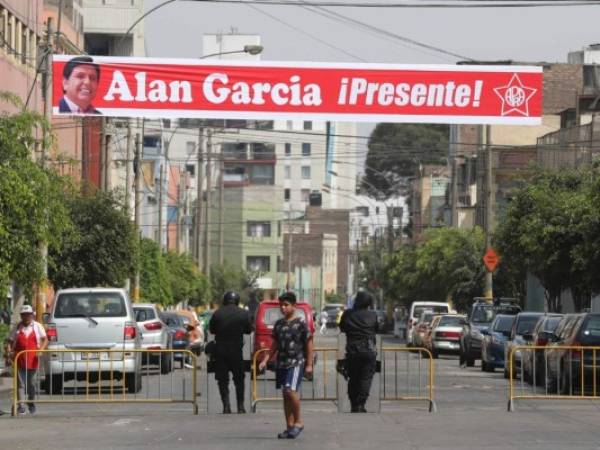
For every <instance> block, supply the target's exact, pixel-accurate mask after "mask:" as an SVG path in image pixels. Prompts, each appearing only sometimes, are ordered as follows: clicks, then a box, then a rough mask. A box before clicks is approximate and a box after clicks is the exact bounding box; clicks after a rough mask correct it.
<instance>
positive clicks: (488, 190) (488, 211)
mask: <svg viewBox="0 0 600 450" xmlns="http://www.w3.org/2000/svg"><path fill="white" fill-rule="evenodd" d="M490 138H491V128H490V126H489V125H485V145H486V147H485V154H486V158H485V247H486V250H487V249H490V248H491V247H492V220H493V210H492V199H493V192H492V189H493V187H492V186H493V182H492V146H491V143H490V141H491V139H490ZM484 296H485V298H486V299H487V300H488V301H491V300H492V299H493V298H494V291H493V278H492V272H490V271H488V270H486V272H485V293H484Z"/></svg>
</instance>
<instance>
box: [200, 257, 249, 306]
mask: <svg viewBox="0 0 600 450" xmlns="http://www.w3.org/2000/svg"><path fill="white" fill-rule="evenodd" d="M259 276H260V272H252V271H246V270H244V269H242V268H241V267H234V266H232V265H231V264H228V263H225V264H223V265H214V266H212V268H211V271H210V287H211V295H212V299H211V301H212V302H220V301H221V299H222V298H223V294H224V293H225V292H227V291H236V292H237V293H238V294H240V297H241V299H242V302H244V303H245V302H247V301H248V298H249V297H250V294H251V293H252V292H253V291H255V290H256V280H257V279H258V277H259Z"/></svg>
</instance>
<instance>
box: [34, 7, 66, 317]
mask: <svg viewBox="0 0 600 450" xmlns="http://www.w3.org/2000/svg"><path fill="white" fill-rule="evenodd" d="M60 6H61V7H60V8H59V13H60V12H61V11H62V4H61V5H60ZM46 27H47V28H46V64H45V70H46V79H45V83H44V86H43V88H44V101H45V103H44V120H45V121H46V124H45V125H44V129H43V130H44V134H43V142H42V153H41V160H40V165H41V167H42V169H44V170H45V169H47V163H46V159H47V158H48V149H49V147H50V132H51V130H50V124H51V119H52V100H51V99H52V53H53V51H54V41H53V38H52V19H51V18H48V21H47V24H46ZM45 215H46V220H48V215H49V211H48V210H46V211H45ZM39 252H40V258H41V260H42V279H41V281H40V284H39V286H38V288H37V294H38V295H37V297H36V302H35V315H36V319H37V320H38V321H40V322H41V321H42V315H43V314H44V312H45V310H46V285H47V284H48V243H47V242H46V241H44V240H43V241H41V242H40V244H39Z"/></svg>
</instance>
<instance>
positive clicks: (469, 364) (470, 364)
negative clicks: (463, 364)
mask: <svg viewBox="0 0 600 450" xmlns="http://www.w3.org/2000/svg"><path fill="white" fill-rule="evenodd" d="M474 366H475V360H474V359H473V358H467V367H474Z"/></svg>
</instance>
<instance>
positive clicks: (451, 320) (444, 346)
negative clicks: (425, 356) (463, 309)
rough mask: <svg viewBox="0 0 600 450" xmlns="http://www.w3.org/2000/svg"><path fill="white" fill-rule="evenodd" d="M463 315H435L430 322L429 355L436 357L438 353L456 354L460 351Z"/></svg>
mask: <svg viewBox="0 0 600 450" xmlns="http://www.w3.org/2000/svg"><path fill="white" fill-rule="evenodd" d="M465 320H466V318H465V316H460V315H457V314H445V315H443V316H437V317H436V318H435V319H434V321H433V322H432V323H431V331H430V336H429V338H428V342H429V345H430V347H428V348H430V351H431V355H432V356H433V357H434V358H437V357H438V355H440V354H445V355H458V354H459V352H460V335H461V334H462V329H463V325H464V323H465Z"/></svg>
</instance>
